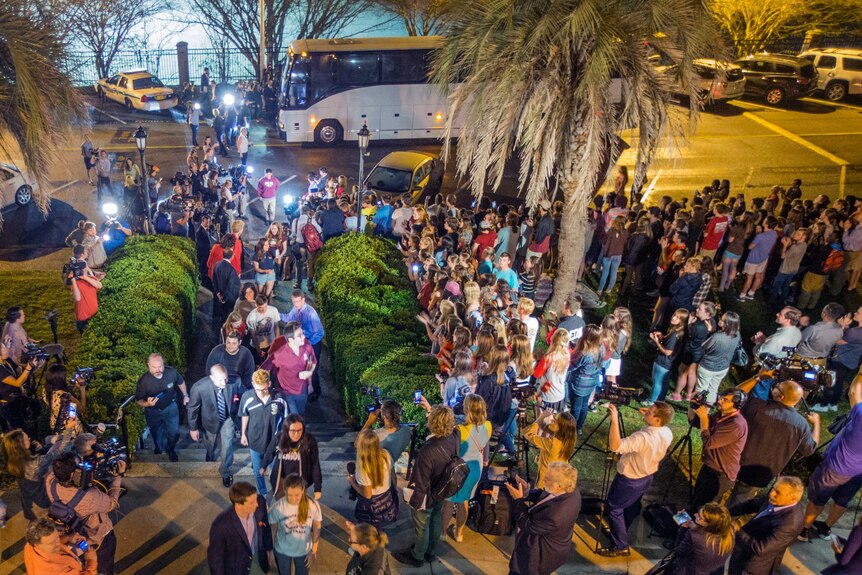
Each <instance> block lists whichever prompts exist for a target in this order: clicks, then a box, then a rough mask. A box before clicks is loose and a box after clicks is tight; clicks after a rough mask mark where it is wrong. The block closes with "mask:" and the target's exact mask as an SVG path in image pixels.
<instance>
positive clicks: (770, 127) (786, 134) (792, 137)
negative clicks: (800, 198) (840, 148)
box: [742, 112, 850, 166]
mask: <svg viewBox="0 0 862 575" xmlns="http://www.w3.org/2000/svg"><path fill="white" fill-rule="evenodd" d="M742 115H743V117H745V118H748V119H749V120H751V121H753V122H756V123H758V124H760V125H761V126H763V127H764V128H766V129H768V130H772V131H773V132H775V133H776V134H781V135H782V136H784V137H785V138H787V139H788V140H790V141H791V142H793V143H795V144H799V145H800V146H803V147H805V148H808V149H809V150H811V151H812V152H814V153H815V154H818V155H820V156H823V157H824V158H826V159H827V160H829V161H830V162H833V163H835V164H838V165H839V166H846V165H848V164H849V163H850V162H848V161H847V160H844V159H842V158H839V157H838V156H836V155H835V154H833V153H831V152H828V151H826V150H824V149H823V148H821V147H820V146H817V145H815V144H812V143H811V142H809V141H808V140H806V139H805V138H802V137H800V136H799V135H798V134H794V133H793V132H791V131H789V130H785V129H784V128H782V127H781V126H778V125H776V124H773V123H772V122H770V121H768V120H764V119H763V118H761V117H759V116H756V115H755V114H752V113H751V112H743V114H742Z"/></svg>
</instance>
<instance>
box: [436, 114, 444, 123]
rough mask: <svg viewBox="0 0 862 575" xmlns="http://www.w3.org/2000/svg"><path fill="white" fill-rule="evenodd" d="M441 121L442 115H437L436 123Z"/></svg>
mask: <svg viewBox="0 0 862 575" xmlns="http://www.w3.org/2000/svg"><path fill="white" fill-rule="evenodd" d="M442 119H443V114H437V121H438V122H439V121H440V120H442Z"/></svg>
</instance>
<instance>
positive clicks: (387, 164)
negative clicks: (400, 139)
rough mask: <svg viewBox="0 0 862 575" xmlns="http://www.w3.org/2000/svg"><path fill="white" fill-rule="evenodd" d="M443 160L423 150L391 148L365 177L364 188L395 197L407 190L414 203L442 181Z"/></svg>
mask: <svg viewBox="0 0 862 575" xmlns="http://www.w3.org/2000/svg"><path fill="white" fill-rule="evenodd" d="M443 168H444V167H443V162H442V161H441V160H440V159H439V158H437V157H436V156H432V155H430V154H425V153H423V152H392V153H390V154H386V156H385V157H384V158H383V159H382V160H380V162H379V163H378V164H377V165H376V166H374V169H373V170H371V172H370V173H369V174H368V177H367V178H365V190H366V191H368V192H374V193H376V194H377V195H378V196H379V195H387V196H390V197H392V199H393V200H394V199H395V198H396V197H399V196H401V195H402V194H404V193H406V192H410V194H411V195H412V196H413V199H412V203H413V204H415V203H416V202H417V201H418V200H419V198H421V197H422V196H423V195H425V194H426V193H428V194H436V193H437V192H439V191H440V188H441V186H442V184H443Z"/></svg>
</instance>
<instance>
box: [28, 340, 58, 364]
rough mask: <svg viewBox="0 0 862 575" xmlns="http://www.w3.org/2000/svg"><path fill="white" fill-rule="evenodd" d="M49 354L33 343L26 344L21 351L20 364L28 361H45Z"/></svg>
mask: <svg viewBox="0 0 862 575" xmlns="http://www.w3.org/2000/svg"><path fill="white" fill-rule="evenodd" d="M49 357H51V354H50V353H48V352H47V351H45V348H44V347H42V346H40V345H36V344H35V343H27V344H26V345H25V346H24V349H23V350H22V351H21V363H22V364H23V363H27V362H30V361H47V360H48V358H49Z"/></svg>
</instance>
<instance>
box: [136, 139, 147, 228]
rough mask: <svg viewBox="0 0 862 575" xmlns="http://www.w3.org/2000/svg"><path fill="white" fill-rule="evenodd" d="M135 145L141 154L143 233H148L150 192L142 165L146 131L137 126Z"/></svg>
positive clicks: (145, 165) (143, 165) (144, 166)
mask: <svg viewBox="0 0 862 575" xmlns="http://www.w3.org/2000/svg"><path fill="white" fill-rule="evenodd" d="M135 145H136V146H137V147H138V152H140V154H141V193H142V194H143V195H144V209H145V210H146V213H145V214H144V233H145V234H149V233H150V191H149V190H148V189H147V179H148V176H147V164H146V163H144V152H146V151H147V130H146V129H145V128H144V127H143V126H138V130H137V131H136V132H135Z"/></svg>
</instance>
